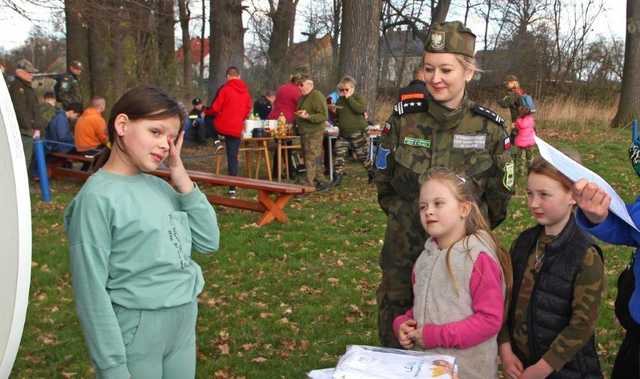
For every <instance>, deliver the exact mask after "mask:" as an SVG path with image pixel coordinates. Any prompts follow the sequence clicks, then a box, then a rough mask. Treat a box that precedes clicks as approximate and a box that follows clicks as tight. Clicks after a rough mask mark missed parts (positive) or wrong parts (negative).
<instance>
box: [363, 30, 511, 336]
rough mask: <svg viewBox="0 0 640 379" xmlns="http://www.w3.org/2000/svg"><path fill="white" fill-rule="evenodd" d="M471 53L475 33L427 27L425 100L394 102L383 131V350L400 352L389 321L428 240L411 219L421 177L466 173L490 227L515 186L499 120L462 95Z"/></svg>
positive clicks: (403, 300) (379, 180)
mask: <svg viewBox="0 0 640 379" xmlns="http://www.w3.org/2000/svg"><path fill="white" fill-rule="evenodd" d="M474 48H475V35H474V34H473V33H472V32H471V30H470V29H468V28H466V27H465V26H464V25H463V24H462V23H460V22H458V21H454V22H446V23H442V24H437V25H433V26H432V29H431V32H430V34H429V36H428V39H427V42H426V44H425V54H424V68H425V71H426V74H427V75H426V85H427V90H428V91H429V94H430V95H431V96H429V97H428V98H427V99H413V98H409V99H405V100H401V101H400V102H399V103H398V104H396V106H395V107H394V112H393V114H392V116H391V117H390V119H389V120H388V121H387V123H386V124H385V127H384V129H383V136H382V138H381V142H380V146H379V149H378V153H377V156H376V162H375V167H376V171H375V183H376V186H377V190H378V202H379V203H380V206H381V208H382V209H383V210H384V212H385V213H386V214H387V228H386V232H385V239H384V245H383V247H382V252H381V255H380V267H381V268H382V283H381V284H380V286H379V288H378V291H377V300H378V306H379V314H378V332H379V336H380V340H381V342H382V344H383V345H384V346H391V347H398V346H399V344H398V342H397V339H396V337H395V336H394V335H393V331H392V322H393V320H394V318H395V317H396V316H397V315H399V314H401V313H404V312H405V311H406V310H407V309H409V308H410V307H411V306H412V289H411V269H412V267H413V264H414V262H415V260H416V259H417V257H418V255H419V254H420V252H421V251H422V249H423V246H424V243H425V241H426V239H427V235H426V234H425V232H424V230H423V227H422V226H421V224H420V217H419V214H418V195H419V192H420V190H419V189H420V182H421V178H422V177H424V176H425V175H426V174H427V172H428V171H429V170H430V169H431V168H433V167H447V168H449V169H451V170H453V171H455V172H458V173H460V174H462V175H465V176H466V177H467V178H469V179H470V180H472V181H473V183H474V184H475V186H476V194H477V201H478V205H479V206H480V209H481V210H482V211H483V213H484V215H485V216H486V217H487V219H488V221H489V223H490V224H491V227H492V228H495V227H496V226H498V224H500V222H502V220H504V218H505V216H506V209H507V204H508V201H509V199H510V197H511V194H512V191H513V181H514V176H513V162H512V160H511V155H510V151H509V149H510V144H509V138H508V134H507V132H506V130H505V120H504V119H503V118H502V117H500V116H499V115H498V114H496V113H495V112H493V111H491V110H489V109H488V108H485V107H483V106H481V105H478V104H476V103H475V102H473V101H471V100H470V99H469V98H468V97H467V93H466V84H467V83H468V82H469V81H470V80H471V78H472V77H473V75H474V73H475V72H476V71H477V67H476V65H475V60H474Z"/></svg>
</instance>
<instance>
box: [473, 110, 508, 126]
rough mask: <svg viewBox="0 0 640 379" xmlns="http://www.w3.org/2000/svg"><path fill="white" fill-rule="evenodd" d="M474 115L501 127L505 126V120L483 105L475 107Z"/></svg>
mask: <svg viewBox="0 0 640 379" xmlns="http://www.w3.org/2000/svg"><path fill="white" fill-rule="evenodd" d="M473 113H475V114H477V115H479V116H482V117H484V118H487V119H489V120H491V121H493V122H495V123H496V124H498V125H500V126H504V118H502V116H500V115H499V114H497V113H496V112H494V111H492V110H491V109H489V108H486V107H483V106H482V105H476V106H475V107H473Z"/></svg>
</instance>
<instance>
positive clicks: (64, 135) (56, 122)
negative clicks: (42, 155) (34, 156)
mask: <svg viewBox="0 0 640 379" xmlns="http://www.w3.org/2000/svg"><path fill="white" fill-rule="evenodd" d="M82 111H83V109H82V104H80V103H70V104H67V106H66V107H65V108H64V110H61V109H58V110H57V111H56V115H55V116H53V118H52V119H51V121H49V124H48V125H47V129H46V131H45V139H46V140H47V141H52V142H54V143H47V145H46V147H47V151H48V152H60V153H68V152H71V151H75V147H74V146H75V143H74V139H73V133H72V132H71V125H70V122H72V121H75V120H77V119H78V117H79V116H80V115H81V114H82ZM55 142H59V143H55Z"/></svg>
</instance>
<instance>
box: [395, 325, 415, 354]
mask: <svg viewBox="0 0 640 379" xmlns="http://www.w3.org/2000/svg"><path fill="white" fill-rule="evenodd" d="M417 325H418V324H417V323H416V320H407V321H405V322H403V323H402V324H401V325H400V329H399V330H398V342H399V343H400V345H401V346H402V347H403V348H405V349H407V350H408V349H411V348H413V346H414V345H415V344H414V343H413V339H411V337H410V336H409V333H411V332H412V331H414V330H416V327H417Z"/></svg>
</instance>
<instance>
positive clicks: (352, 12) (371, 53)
mask: <svg viewBox="0 0 640 379" xmlns="http://www.w3.org/2000/svg"><path fill="white" fill-rule="evenodd" d="M381 11H382V0H350V1H346V2H344V3H343V4H342V33H341V38H340V42H341V43H340V65H339V67H340V69H339V72H340V74H341V76H342V75H351V76H353V77H354V78H355V79H356V81H357V82H358V89H357V91H358V93H359V94H360V95H362V96H363V97H364V98H366V99H367V110H368V112H369V115H370V116H371V117H373V109H374V107H375V101H376V94H377V90H378V69H377V68H378V45H379V41H380V14H381Z"/></svg>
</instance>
